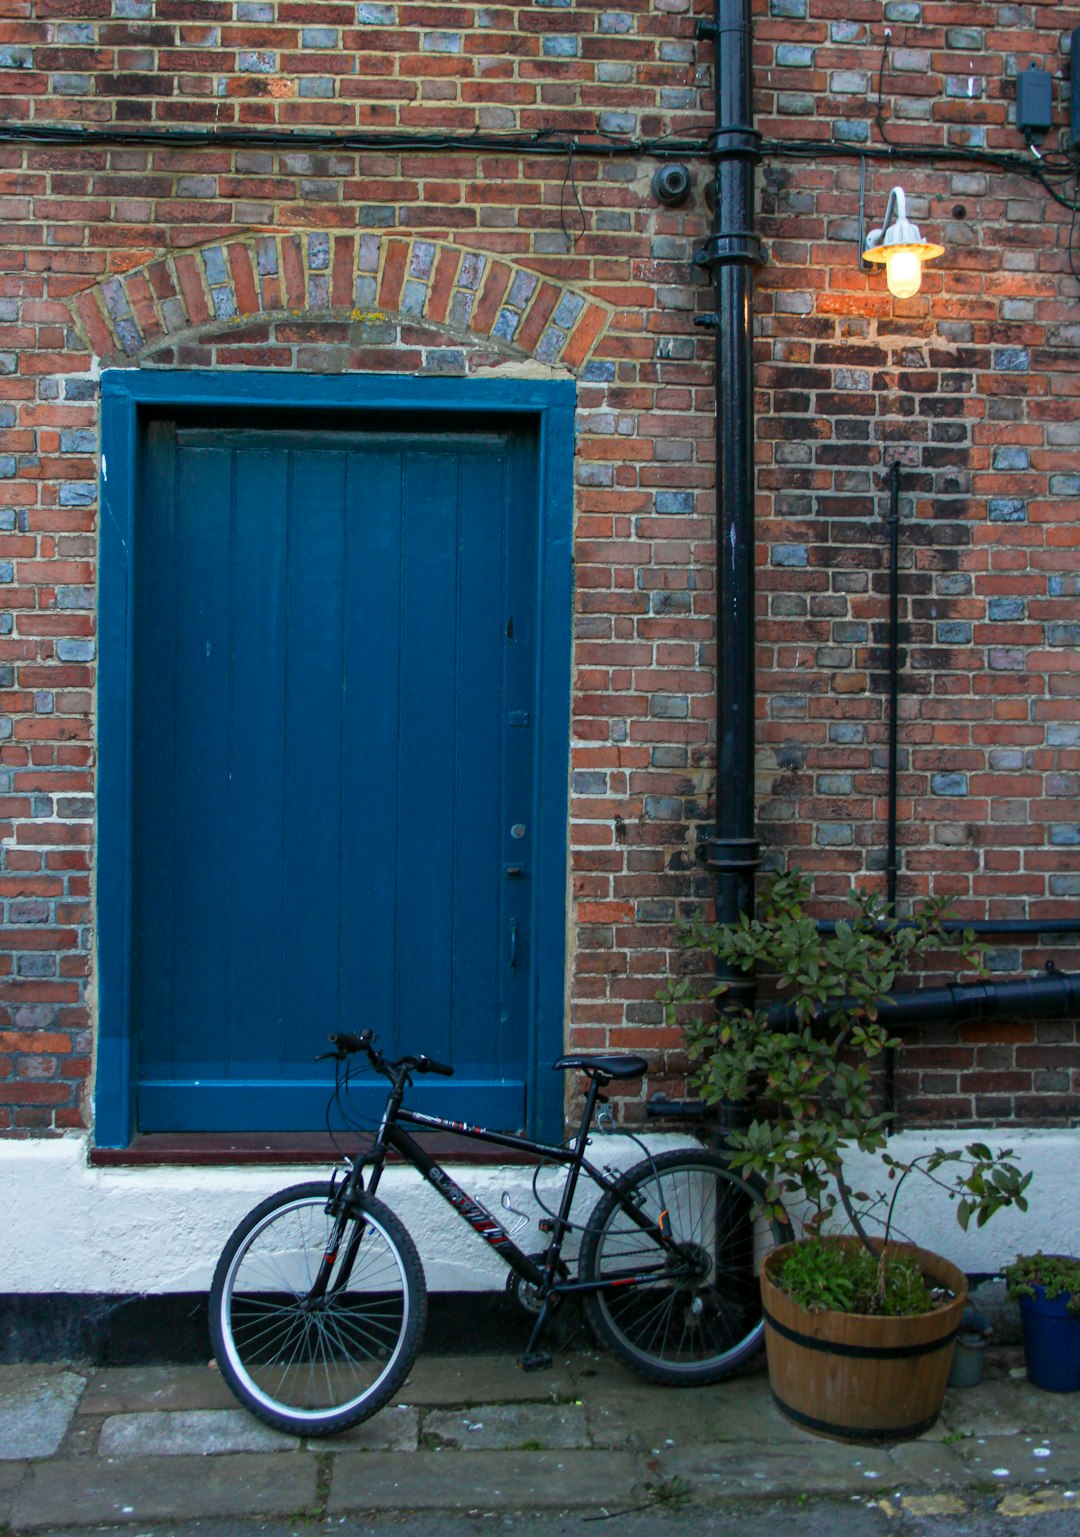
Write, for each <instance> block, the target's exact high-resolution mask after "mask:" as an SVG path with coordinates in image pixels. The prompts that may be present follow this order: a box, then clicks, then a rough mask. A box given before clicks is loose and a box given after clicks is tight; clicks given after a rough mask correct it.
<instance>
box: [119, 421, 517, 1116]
mask: <svg viewBox="0 0 1080 1537" xmlns="http://www.w3.org/2000/svg"><path fill="white" fill-rule="evenodd" d="M144 464H145V473H144V477H143V485H142V492H141V500H142V513H141V516H140V520H139V533H138V541H137V549H136V552H135V584H134V588H135V614H134V680H133V700H134V738H133V740H134V750H133V781H134V782H133V871H132V877H133V892H132V897H133V902H132V907H133V924H132V956H131V978H132V980H131V988H132V995H131V996H132V1010H133V1017H134V1022H135V1031H136V1038H137V1051H136V1056H137V1061H136V1077H137V1082H138V1089H137V1115H138V1124H139V1128H140V1129H141V1130H143V1131H153V1130H162V1131H166V1130H207V1129H219V1130H231V1131H240V1130H279V1129H294V1130H295V1129H319V1128H321V1127H322V1126H323V1125H324V1116H325V1110H326V1098H327V1094H326V1083H327V1073H326V1070H325V1068H323V1069H316V1068H315V1067H314V1066H313V1064H312V1058H313V1056H314V1054H315V1052H316V1051H319V1050H321V1049H324V1046H325V1038H326V1035H327V1033H328V1032H329V1031H333V1030H337V1029H349V1030H355V1029H359V1028H362V1027H364V1026H371V1027H372V1028H374V1029H375V1030H377V1031H378V1033H379V1036H380V1041H381V1044H382V1045H383V1047H384V1049H385V1050H387V1051H388V1052H389V1053H393V1052H395V1051H412V1052H420V1051H425V1052H428V1053H429V1054H431V1055H432V1056H435V1057H440V1058H444V1059H446V1060H449V1061H452V1062H453V1063H454V1065H455V1068H456V1078H455V1080H454V1082H453V1084H452V1085H448V1084H447V1081H446V1080H443V1079H438V1080H433V1079H431V1078H426V1079H422V1080H419V1081H418V1084H417V1093H416V1095H415V1096H414V1101H415V1102H425V1101H426V1103H427V1104H428V1106H429V1107H430V1108H433V1109H434V1110H435V1112H436V1113H440V1112H441V1111H442V1110H449V1109H450V1108H451V1107H453V1114H454V1115H455V1116H456V1117H457V1118H462V1117H467V1118H469V1119H473V1118H475V1119H476V1120H479V1121H482V1122H485V1123H487V1124H489V1125H496V1126H501V1127H518V1126H521V1125H523V1124H524V1121H525V1089H526V1063H527V1061H528V1059H529V1044H528V1043H529V1032H530V1028H531V1021H530V999H531V997H532V988H531V959H532V958H531V957H530V955H529V953H528V945H527V942H526V939H527V935H528V933H529V929H530V912H529V901H530V879H529V870H530V832H531V822H532V812H533V761H534V746H535V743H534V732H533V729H532V728H533V722H534V719H535V703H534V698H533V691H534V689H535V677H536V667H535V656H534V641H533V637H534V630H535V625H534V620H535V613H534V603H535V591H536V575H537V573H536V562H537V553H536V552H537V516H536V503H537V496H536V484H535V464H534V445H533V440H532V437H531V435H530V433H529V431H528V429H526V428H515V427H513V426H512V425H508V426H507V427H506V428H505V430H504V429H503V428H501V427H500V426H499V425H498V424H496V426H495V427H494V428H492V429H491V430H485V431H477V430H475V428H474V427H473V428H469V427H467V426H466V425H464V424H463V425H462V426H461V428H460V430H457V429H455V427H454V425H453V423H451V424H450V425H449V426H448V425H447V424H446V423H445V422H440V423H439V424H438V427H437V430H436V425H435V424H434V423H433V422H432V423H427V424H425V420H424V418H416V419H414V421H413V422H410V423H409V424H408V425H407V426H405V425H403V424H401V423H400V422H397V423H393V422H390V423H388V424H387V425H386V426H380V427H379V428H378V430H375V431H370V432H369V431H364V432H358V431H355V430H349V428H348V425H347V424H344V423H342V422H341V421H340V420H335V419H333V418H326V419H325V423H324V424H323V425H319V426H305V427H304V428H303V429H302V430H293V429H292V428H290V426H289V425H288V419H285V418H283V419H282V420H281V421H280V422H279V421H275V420H274V419H273V418H267V417H264V418H263V419H262V420H261V421H259V422H251V421H245V420H243V419H240V418H233V419H232V420H229V421H227V422H226V423H225V424H224V425H223V424H221V422H220V421H218V422H213V421H207V420H201V419H199V418H198V417H191V418H184V417H179V418H175V419H167V420H160V421H155V422H152V423H151V424H150V425H149V427H148V429H147V433H146V452H145V454H144ZM383 1092H384V1086H383V1085H381V1081H380V1082H379V1083H378V1084H372V1083H370V1082H369V1084H368V1085H367V1086H366V1087H364V1086H362V1087H361V1088H360V1089H359V1091H358V1094H357V1095H356V1096H354V1100H353V1103H354V1108H359V1109H360V1110H361V1112H362V1113H364V1114H367V1113H370V1111H371V1109H372V1107H373V1106H374V1104H375V1103H376V1100H377V1099H381V1097H382V1094H383Z"/></svg>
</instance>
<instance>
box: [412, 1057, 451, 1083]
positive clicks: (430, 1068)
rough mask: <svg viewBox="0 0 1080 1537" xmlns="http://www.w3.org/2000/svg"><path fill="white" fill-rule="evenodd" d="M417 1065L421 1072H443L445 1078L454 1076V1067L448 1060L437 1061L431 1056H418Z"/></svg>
mask: <svg viewBox="0 0 1080 1537" xmlns="http://www.w3.org/2000/svg"><path fill="white" fill-rule="evenodd" d="M416 1066H417V1069H418V1071H419V1072H421V1073H441V1074H442V1075H443V1077H444V1078H453V1076H454V1069H453V1068H452V1067H451V1066H450V1065H449V1064H448V1063H446V1062H435V1061H434V1060H433V1059H432V1058H431V1057H417V1059H416Z"/></svg>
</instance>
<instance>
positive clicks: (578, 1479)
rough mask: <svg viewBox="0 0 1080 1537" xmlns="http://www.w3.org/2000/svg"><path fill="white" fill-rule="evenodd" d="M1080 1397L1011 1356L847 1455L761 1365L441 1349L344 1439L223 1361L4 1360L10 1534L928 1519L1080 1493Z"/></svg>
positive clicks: (1071, 1499)
mask: <svg viewBox="0 0 1080 1537" xmlns="http://www.w3.org/2000/svg"><path fill="white" fill-rule="evenodd" d="M1073 1423H1074V1420H1073V1405H1072V1403H1071V1402H1069V1403H1065V1402H1063V1401H1062V1400H1061V1399H1059V1398H1058V1397H1057V1396H1055V1395H1048V1394H1042V1393H1036V1392H1035V1391H1034V1390H1033V1389H1031V1388H1030V1387H1029V1386H1028V1384H1027V1383H1026V1381H1025V1380H1024V1378H1023V1369H1022V1367H1021V1366H1020V1365H1019V1356H1018V1354H1017V1353H1016V1352H1002V1351H998V1352H993V1353H992V1355H991V1361H990V1363H989V1365H988V1372H987V1375H986V1377H985V1379H984V1381H983V1383H982V1384H981V1385H980V1386H979V1387H977V1388H974V1389H970V1390H967V1391H965V1392H952V1393H950V1395H949V1398H948V1400H947V1402H946V1407H945V1412H944V1414H943V1416H942V1420H941V1422H940V1424H939V1425H938V1426H937V1427H936V1428H935V1431H934V1432H933V1433H932V1434H931V1435H930V1436H929V1437H925V1438H923V1439H922V1440H920V1441H916V1442H909V1443H905V1444H903V1445H899V1446H893V1447H882V1448H866V1447H855V1446H847V1445H843V1444H841V1443H838V1442H831V1441H824V1440H821V1439H818V1438H816V1437H813V1436H810V1435H807V1434H805V1433H804V1432H802V1431H801V1430H799V1429H797V1428H796V1427H794V1426H792V1425H790V1424H789V1423H788V1422H787V1421H785V1420H784V1419H783V1418H782V1417H781V1416H780V1415H779V1413H778V1412H777V1410H776V1409H775V1407H774V1406H773V1405H772V1402H771V1400H770V1398H769V1395H768V1385H767V1380H766V1378H765V1375H764V1372H763V1370H762V1369H761V1368H760V1367H759V1368H758V1369H756V1370H752V1371H750V1372H747V1373H744V1374H742V1375H740V1376H738V1377H736V1378H733V1379H730V1380H728V1381H727V1382H725V1383H722V1384H718V1385H716V1386H714V1387H711V1388H698V1389H689V1390H676V1389H665V1388H662V1387H654V1386H652V1385H650V1384H648V1383H646V1382H643V1381H641V1380H639V1379H637V1378H635V1377H633V1376H631V1375H630V1374H629V1373H626V1372H624V1371H623V1370H622V1369H621V1368H620V1367H618V1366H617V1365H616V1364H614V1363H613V1362H611V1361H610V1360H608V1359H607V1358H606V1357H602V1356H596V1355H592V1354H588V1353H584V1352H583V1353H581V1354H576V1355H575V1354H569V1353H567V1354H565V1355H563V1356H561V1357H560V1358H559V1359H558V1360H557V1361H556V1364H555V1366H554V1368H553V1369H552V1371H550V1372H546V1373H536V1374H533V1375H524V1374H522V1373H521V1372H519V1371H517V1369H516V1368H515V1366H514V1365H513V1362H512V1361H510V1360H508V1359H507V1358H504V1357H498V1358H492V1357H478V1356H476V1357H453V1358H446V1357H443V1358H438V1357H428V1358H426V1359H423V1360H421V1361H420V1362H418V1363H417V1366H416V1368H415V1369H414V1372H413V1374H412V1376H411V1378H410V1379H409V1381H408V1383H407V1384H406V1385H405V1387H404V1388H403V1389H402V1391H401V1394H400V1400H399V1402H398V1403H397V1404H396V1405H393V1406H391V1407H389V1408H387V1409H386V1410H384V1411H383V1412H382V1413H381V1414H378V1415H376V1416H374V1417H373V1418H372V1419H371V1420H369V1421H366V1422H365V1423H364V1424H362V1425H360V1426H357V1427H356V1428H355V1429H354V1430H352V1431H349V1432H347V1433H346V1434H345V1435H343V1436H340V1437H336V1438H334V1439H332V1440H330V1441H319V1440H315V1441H308V1442H297V1441H294V1440H292V1439H291V1438H290V1437H287V1436H281V1435H278V1434H277V1433H275V1432H274V1431H271V1430H269V1429H267V1428H266V1427H264V1426H262V1425H260V1424H259V1423H258V1422H257V1421H255V1420H254V1419H252V1418H251V1416H249V1415H248V1414H247V1413H246V1412H245V1411H243V1410H241V1409H239V1408H238V1407H237V1406H236V1405H235V1403H234V1402H233V1401H232V1399H231V1397H230V1395H229V1393H228V1391H227V1389H226V1388H225V1386H224V1384H223V1382H222V1381H221V1378H220V1377H219V1375H218V1374H217V1372H216V1371H214V1370H212V1369H210V1368H209V1367H190V1366H181V1367H134V1368H115V1369H109V1368H104V1369H93V1368H80V1367H79V1366H78V1365H77V1364H65V1365H61V1366H40V1365H38V1366H34V1365H26V1366H17V1367H2V1368H0V1525H4V1524H6V1525H8V1526H9V1527H10V1528H11V1529H12V1530H13V1531H14V1532H16V1533H18V1532H22V1531H26V1532H33V1531H44V1530H48V1529H53V1528H64V1527H68V1526H79V1527H82V1528H84V1529H85V1528H88V1527H91V1526H98V1525H100V1526H115V1525H122V1524H124V1523H128V1522H144V1521H151V1520H156V1521H163V1520H169V1519H173V1520H181V1519H182V1520H185V1521H190V1520H198V1519H205V1520H213V1519H217V1518H255V1517H268V1516H276V1517H283V1518H288V1519H291V1518H294V1517H305V1518H322V1517H330V1516H334V1517H338V1516H342V1515H348V1514H360V1513H363V1512H368V1511H370V1512H382V1513H387V1512H394V1511H401V1512H404V1511H440V1510H442V1511H447V1512H458V1513H465V1512H474V1511H492V1512H502V1511H519V1510H520V1511H537V1512H542V1511H557V1510H574V1511H578V1512H583V1511H594V1512H596V1513H598V1514H602V1513H605V1512H611V1511H615V1510H618V1509H627V1508H630V1507H635V1508H640V1507H642V1506H644V1507H652V1506H655V1507H656V1508H661V1507H663V1506H671V1505H679V1504H684V1503H690V1502H700V1503H702V1504H704V1505H715V1504H718V1503H721V1504H724V1505H725V1506H726V1505H728V1504H729V1503H732V1502H735V1503H741V1502H745V1501H760V1500H763V1499H765V1500H772V1501H777V1500H779V1501H784V1500H788V1501H792V1502H796V1501H802V1500H805V1499H807V1498H811V1497H816V1496H821V1497H826V1498H828V1497H833V1498H835V1497H843V1498H846V1499H852V1498H856V1499H859V1500H862V1501H865V1502H868V1503H876V1504H878V1505H880V1506H882V1507H883V1508H886V1509H892V1510H903V1511H909V1512H911V1513H915V1512H917V1511H918V1510H920V1509H922V1508H923V1507H926V1508H929V1506H928V1505H927V1502H930V1504H933V1503H934V1502H935V1501H936V1502H941V1501H942V1500H944V1501H945V1502H946V1503H949V1504H950V1509H953V1508H956V1509H958V1510H964V1509H969V1508H973V1507H974V1506H975V1505H976V1504H978V1505H980V1506H981V1507H983V1508H985V1505H986V1502H987V1500H988V1499H989V1500H990V1501H991V1502H992V1503H996V1504H998V1505H1000V1506H1001V1508H1002V1509H1003V1510H1004V1508H1005V1506H1006V1505H1008V1506H1009V1508H1010V1509H1012V1508H1013V1507H1014V1506H1015V1507H1016V1508H1017V1509H1019V1508H1020V1507H1021V1506H1023V1507H1024V1508H1025V1509H1026V1508H1027V1507H1028V1505H1031V1507H1032V1508H1039V1509H1042V1508H1044V1507H1045V1508H1049V1505H1048V1502H1050V1503H1051V1504H1053V1508H1054V1509H1056V1510H1062V1511H1066V1510H1069V1509H1073V1508H1076V1506H1077V1505H1078V1504H1080V1433H1078V1432H1077V1431H1075V1430H1074V1429H1073V1428H1072V1425H1073Z"/></svg>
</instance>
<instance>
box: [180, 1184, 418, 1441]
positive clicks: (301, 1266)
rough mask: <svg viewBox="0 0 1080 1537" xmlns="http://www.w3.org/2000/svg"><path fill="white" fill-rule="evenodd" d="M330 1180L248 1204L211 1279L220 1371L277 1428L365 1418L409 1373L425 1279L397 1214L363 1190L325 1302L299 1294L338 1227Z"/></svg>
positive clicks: (328, 1426) (342, 1425) (310, 1432)
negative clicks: (331, 1208) (355, 1245)
mask: <svg viewBox="0 0 1080 1537" xmlns="http://www.w3.org/2000/svg"><path fill="white" fill-rule="evenodd" d="M330 1197H331V1186H330V1185H329V1184H327V1183H321V1182H320V1183H314V1182H312V1183H309V1184H304V1185H293V1186H291V1187H290V1188H289V1189H287V1190H282V1191H279V1192H278V1193H277V1194H276V1195H272V1196H270V1197H268V1199H267V1200H265V1201H263V1202H261V1204H260V1205H258V1206H256V1207H255V1208H254V1210H252V1211H250V1212H249V1213H248V1215H247V1216H246V1217H245V1218H244V1220H243V1221H242V1222H241V1223H240V1225H239V1227H237V1229H236V1231H235V1232H234V1233H233V1235H232V1237H231V1238H230V1239H229V1241H228V1243H227V1244H226V1245H225V1248H224V1250H223V1251H222V1255H221V1258H220V1260H219V1261H218V1264H217V1268H216V1270H215V1272H214V1280H213V1284H212V1285H211V1288H210V1336H211V1339H212V1342H213V1348H214V1356H215V1358H216V1360H217V1364H218V1366H219V1368H220V1370H221V1374H222V1376H223V1377H224V1378H225V1381H226V1382H227V1383H228V1384H229V1387H230V1388H231V1389H232V1391H233V1393H234V1394H235V1395H236V1397H237V1398H238V1399H239V1400H240V1402H241V1403H242V1404H243V1405H244V1407H245V1408H247V1409H249V1410H250V1411H251V1413H252V1414H254V1415H256V1416H257V1418H259V1419H260V1420H262V1421H263V1422H264V1423H265V1424H267V1425H272V1426H273V1427H274V1429H275V1430H284V1431H289V1432H291V1433H293V1434H294V1435H301V1436H326V1435H333V1434H334V1433H335V1432H337V1431H340V1430H347V1429H348V1427H349V1426H350V1425H356V1424H359V1422H360V1421H361V1420H365V1419H367V1418H368V1417H369V1416H370V1415H372V1414H374V1413H375V1412H376V1411H377V1410H378V1409H381V1408H382V1406H383V1405H384V1404H385V1403H386V1401H387V1400H388V1399H389V1398H390V1397H391V1396H392V1394H393V1393H394V1392H395V1391H396V1390H397V1388H398V1387H399V1386H400V1385H401V1383H402V1382H403V1381H404V1380H405V1378H406V1377H407V1376H408V1373H409V1371H410V1369H411V1367H412V1364H413V1361H414V1360H415V1359H416V1353H417V1351H418V1349H419V1347H420V1341H421V1338H422V1336H423V1330H424V1324H425V1322H426V1320H427V1286H426V1284H425V1281H424V1272H423V1267H422V1266H421V1264H420V1257H419V1255H418V1254H417V1252H416V1246H415V1245H414V1243H413V1241H412V1239H411V1238H410V1237H409V1234H408V1232H407V1231H406V1229H405V1227H404V1226H403V1224H402V1223H401V1220H400V1219H399V1218H398V1217H396V1216H395V1215H394V1213H393V1212H392V1211H390V1210H389V1208H388V1207H386V1206H384V1205H383V1203H382V1202H381V1201H379V1200H376V1199H375V1198H374V1197H372V1196H361V1197H360V1201H359V1208H360V1211H361V1212H362V1221H363V1224H364V1226H363V1230H362V1233H361V1235H360V1239H359V1247H358V1248H356V1252H355V1254H354V1256H353V1258H352V1262H351V1264H350V1265H349V1266H348V1274H347V1275H345V1276H344V1279H343V1272H344V1270H345V1259H346V1256H348V1254H349V1250H350V1246H351V1240H352V1239H354V1238H355V1237H356V1233H357V1222H356V1219H355V1218H351V1219H350V1220H349V1223H348V1225H347V1227H346V1229H345V1233H344V1235H343V1238H342V1241H341V1243H340V1245H339V1248H338V1251H337V1252H338V1259H337V1260H336V1262H335V1265H336V1268H335V1271H333V1272H331V1281H330V1285H329V1286H328V1287H327V1290H326V1294H325V1296H324V1297H323V1299H322V1301H321V1303H320V1304H319V1305H317V1306H315V1307H314V1308H313V1307H311V1305H310V1303H308V1305H307V1306H305V1305H304V1303H305V1298H306V1297H307V1295H308V1293H309V1292H310V1290H311V1286H312V1283H313V1281H314V1279H315V1276H316V1275H317V1274H318V1272H319V1267H320V1265H321V1263H322V1259H323V1255H324V1254H325V1253H326V1252H327V1249H328V1246H329V1240H330V1239H331V1237H332V1234H333V1230H334V1220H335V1219H334V1218H333V1217H332V1216H331V1215H329V1214H328V1213H327V1210H326V1206H327V1202H328V1201H329V1200H330Z"/></svg>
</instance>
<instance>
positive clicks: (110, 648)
mask: <svg viewBox="0 0 1080 1537" xmlns="http://www.w3.org/2000/svg"><path fill="white" fill-rule="evenodd" d="M574 403H575V387H574V384H573V383H572V381H569V380H550V381H546V380H544V381H534V380H476V381H472V380H470V381H462V380H454V379H422V378H412V377H407V376H387V377H383V376H378V377H376V376H371V375H356V376H347V377H323V376H318V375H289V376H282V375H280V374H269V373H260V372H245V373H239V372H238V373H235V374H230V373H211V372H202V371H190V372H181V371H162V372H160V373H156V372H148V371H145V372H144V371H136V370H112V371H109V372H106V373H105V374H104V375H103V376H102V455H101V508H102V512H101V543H100V579H99V628H100V641H99V651H100V671H99V688H98V701H99V704H98V722H99V727H98V729H99V737H98V740H99V769H98V844H97V861H98V863H97V907H98V945H97V950H98V978H99V1008H98V1037H97V1064H96V1100H95V1127H94V1136H95V1141H96V1143H97V1145H98V1146H99V1147H124V1146H127V1145H128V1143H130V1141H131V1138H132V1136H133V1134H134V1132H135V1131H136V1130H137V1129H138V1128H137V1126H136V1124H135V1073H134V1072H133V1066H134V1063H133V1053H134V1050H135V1041H134V1037H133V1021H132V1016H131V974H130V956H131V941H132V794H133V788H134V779H133V767H132V764H133V753H132V746H133V743H132V700H133V686H132V671H133V656H134V644H135V638H134V632H133V623H134V602H133V580H134V560H133V551H134V549H135V543H136V540H137V539H138V537H139V527H138V517H139V505H138V503H139V486H140V477H141V471H142V466H141V462H140V461H141V453H142V443H141V439H142V432H141V425H140V415H141V414H146V413H151V412H152V413H160V412H161V411H168V410H170V409H178V410H182V409H191V408H202V409H205V408H207V407H210V408H220V409H221V410H222V411H223V412H226V411H230V410H234V409H237V410H245V411H248V412H250V411H251V409H252V408H255V409H258V408H260V407H264V408H266V409H275V408H276V409H281V410H286V411H288V412H290V413H292V414H293V417H294V419H295V422H296V425H297V426H298V427H302V426H303V425H304V420H305V415H306V414H310V413H312V412H317V411H323V412H325V411H327V410H332V411H335V412H348V413H350V416H351V415H352V414H353V413H355V420H356V422H357V424H358V425H360V424H362V423H363V422H364V419H365V413H368V414H369V420H370V414H371V413H378V415H379V417H380V418H382V419H383V420H385V419H386V415H387V414H388V413H394V414H396V415H397V416H398V419H399V420H400V419H402V418H403V417H404V418H405V419H407V418H408V416H409V415H410V414H415V413H417V412H423V413H425V414H426V415H427V416H428V417H429V418H430V417H431V416H432V415H434V416H436V417H437V416H438V414H439V413H445V414H446V417H447V419H449V418H450V417H451V416H452V417H453V418H454V419H456V420H457V421H458V422H461V421H462V419H465V421H467V422H468V421H471V422H472V423H473V424H474V425H475V427H477V428H481V427H482V426H483V425H484V420H485V418H490V417H491V416H492V415H495V414H497V415H498V416H501V417H503V418H506V417H508V416H510V417H515V418H519V419H523V420H525V421H527V422H528V423H529V424H530V425H531V427H532V428H533V430H535V432H536V434H537V446H538V507H537V516H538V534H539V539H538V549H539V560H538V567H537V578H536V585H537V591H536V623H537V637H536V639H537V645H536V673H537V677H536V693H535V699H536V709H537V720H536V732H535V737H534V741H535V762H534V807H533V825H534V827H535V830H536V840H535V844H534V846H533V854H534V858H535V866H534V876H533V902H532V918H531V933H530V934H529V935H528V936H527V938H528V942H529V953H530V954H531V955H532V956H533V957H534V958H535V968H534V972H533V976H534V982H533V993H534V996H533V998H532V1000H531V1011H530V1041H529V1051H528V1062H529V1066H530V1076H531V1079H532V1082H531V1085H530V1092H529V1117H528V1121H529V1129H530V1130H531V1131H532V1133H533V1134H534V1135H538V1136H543V1137H547V1138H556V1139H557V1137H558V1136H559V1135H561V1125H562V1109H563V1104H562V1094H563V1082H562V1076H561V1074H555V1073H552V1072H551V1071H550V1063H551V1061H552V1059H553V1058H554V1057H555V1056H557V1055H558V1054H559V1053H560V1052H561V1050H562V1049H563V1017H564V991H565V990H564V968H565V901H566V862H567V762H568V751H569V743H568V733H569V718H570V716H569V691H570V637H571V588H572V566H571V532H572V505H573V451H574Z"/></svg>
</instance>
